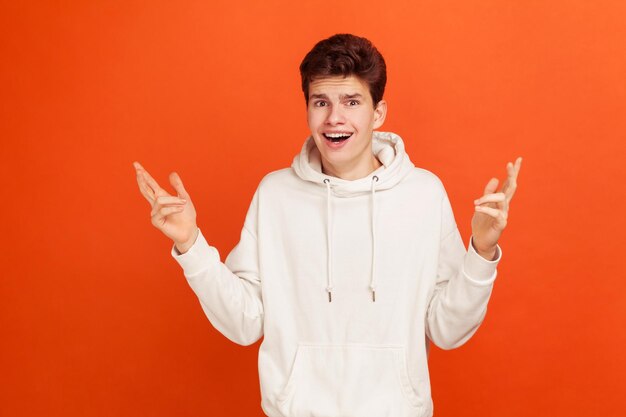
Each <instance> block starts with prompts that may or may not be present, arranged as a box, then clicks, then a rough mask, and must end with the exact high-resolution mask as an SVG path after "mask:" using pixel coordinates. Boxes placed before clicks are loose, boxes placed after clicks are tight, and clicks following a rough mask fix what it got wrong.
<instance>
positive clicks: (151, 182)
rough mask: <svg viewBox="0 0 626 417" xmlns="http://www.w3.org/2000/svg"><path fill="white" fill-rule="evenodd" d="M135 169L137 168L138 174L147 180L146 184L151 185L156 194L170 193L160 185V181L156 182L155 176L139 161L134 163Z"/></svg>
mask: <svg viewBox="0 0 626 417" xmlns="http://www.w3.org/2000/svg"><path fill="white" fill-rule="evenodd" d="M133 165H134V166H135V169H136V170H137V175H140V176H141V177H142V178H143V179H144V180H145V182H146V185H147V186H148V187H150V188H151V189H152V191H153V193H154V195H155V196H157V195H170V194H169V193H168V192H167V191H165V190H164V189H163V188H161V187H160V186H159V183H157V182H156V180H155V179H154V178H152V176H151V175H150V174H149V173H148V171H146V170H145V169H144V168H143V167H142V166H141V165H140V164H139V162H135V163H133Z"/></svg>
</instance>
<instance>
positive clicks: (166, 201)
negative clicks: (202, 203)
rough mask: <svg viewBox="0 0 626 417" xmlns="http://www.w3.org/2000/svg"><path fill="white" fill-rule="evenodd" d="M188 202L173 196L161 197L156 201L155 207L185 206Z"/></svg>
mask: <svg viewBox="0 0 626 417" xmlns="http://www.w3.org/2000/svg"><path fill="white" fill-rule="evenodd" d="M186 202H187V200H185V199H184V198H179V197H176V196H173V195H167V196H160V197H157V199H156V200H155V207H162V206H163V207H164V206H171V205H184V204H185V203H186Z"/></svg>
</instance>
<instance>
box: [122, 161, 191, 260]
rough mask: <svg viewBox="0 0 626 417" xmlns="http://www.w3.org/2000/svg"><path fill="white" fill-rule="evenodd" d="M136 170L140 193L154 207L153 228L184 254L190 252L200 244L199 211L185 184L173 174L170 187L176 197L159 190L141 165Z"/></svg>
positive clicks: (134, 164)
mask: <svg viewBox="0 0 626 417" xmlns="http://www.w3.org/2000/svg"><path fill="white" fill-rule="evenodd" d="M133 166H134V167H135V171H136V173H137V184H138V185H139V191H141V194H142V195H143V196H144V197H145V198H146V200H148V203H150V206H151V207H152V211H151V213H150V215H151V217H152V224H153V225H154V227H156V228H157V229H159V230H160V231H162V232H163V233H164V234H165V236H167V237H169V238H170V239H172V240H173V241H174V243H175V244H176V249H178V251H179V252H180V253H185V252H187V250H189V248H190V247H191V246H193V243H194V242H195V240H196V237H197V235H198V226H197V225H196V209H195V208H194V206H193V203H192V202H191V197H190V196H189V194H188V193H187V191H185V187H183V182H182V180H181V179H180V177H179V176H178V174H177V173H175V172H172V173H171V174H170V178H169V179H170V183H171V184H172V186H173V187H174V189H175V190H176V192H177V193H178V196H172V195H170V194H169V193H168V192H167V191H165V190H164V189H162V188H161V187H159V184H158V183H157V182H156V181H155V180H154V178H152V177H151V176H150V174H148V171H146V170H145V169H144V168H143V167H142V166H141V165H139V162H133Z"/></svg>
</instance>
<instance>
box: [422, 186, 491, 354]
mask: <svg viewBox="0 0 626 417" xmlns="http://www.w3.org/2000/svg"><path fill="white" fill-rule="evenodd" d="M441 210H442V213H441V214H442V217H441V222H442V224H441V243H440V251H439V264H438V268H437V281H436V285H435V290H434V292H433V294H432V296H431V298H430V302H429V306H428V313H427V317H426V335H427V336H428V338H429V339H430V340H432V341H433V342H434V343H435V345H437V346H438V347H440V348H441V349H453V348H456V347H459V346H461V345H462V344H464V343H465V342H466V341H468V340H469V339H470V337H472V335H473V334H474V333H475V332H476V330H477V329H478V327H479V326H480V324H481V323H482V321H483V319H484V317H485V314H486V313H487V303H488V302H489V297H490V295H491V290H492V289H493V284H494V281H495V279H496V275H497V270H496V266H497V264H498V262H500V259H501V257H502V251H501V249H500V246H497V248H496V258H495V259H494V260H492V261H488V260H486V259H485V258H483V257H482V256H480V255H479V254H478V253H477V252H476V250H474V248H473V246H472V238H470V242H469V245H468V250H466V249H465V246H464V245H463V240H462V238H461V234H460V233H459V229H458V228H457V225H456V222H455V220H454V215H453V213H452V208H451V206H450V201H449V199H448V196H447V195H446V194H445V192H444V196H443V198H442V209H441Z"/></svg>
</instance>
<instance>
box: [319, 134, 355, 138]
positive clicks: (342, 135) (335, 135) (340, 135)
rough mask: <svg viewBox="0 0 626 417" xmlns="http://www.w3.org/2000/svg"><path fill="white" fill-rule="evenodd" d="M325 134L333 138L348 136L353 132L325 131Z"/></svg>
mask: <svg viewBox="0 0 626 417" xmlns="http://www.w3.org/2000/svg"><path fill="white" fill-rule="evenodd" d="M324 136H326V137H327V138H333V139H337V138H348V137H350V136H352V133H324Z"/></svg>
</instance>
